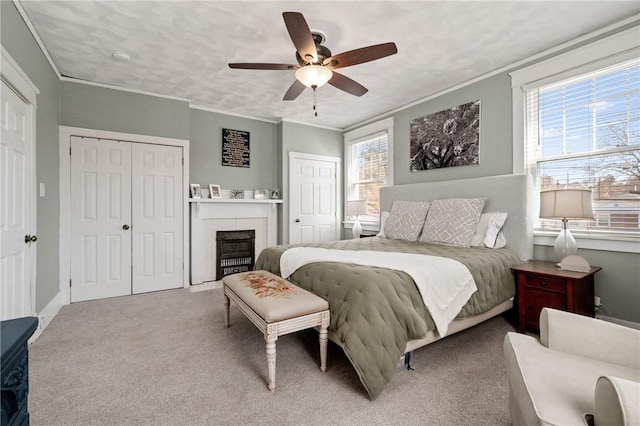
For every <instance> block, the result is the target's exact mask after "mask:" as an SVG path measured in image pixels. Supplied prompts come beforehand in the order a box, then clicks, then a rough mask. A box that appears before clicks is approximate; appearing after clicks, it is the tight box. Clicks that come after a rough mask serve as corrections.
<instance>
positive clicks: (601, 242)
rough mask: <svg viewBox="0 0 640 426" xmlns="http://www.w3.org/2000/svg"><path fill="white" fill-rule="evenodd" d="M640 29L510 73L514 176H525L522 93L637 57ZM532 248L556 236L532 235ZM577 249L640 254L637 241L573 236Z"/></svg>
mask: <svg viewBox="0 0 640 426" xmlns="http://www.w3.org/2000/svg"><path fill="white" fill-rule="evenodd" d="M639 40H640V26H634V27H633V28H630V29H628V30H625V31H621V32H619V33H617V34H614V35H612V36H609V37H606V38H603V39H601V40H598V41H595V42H593V43H590V44H587V45H585V46H582V47H579V48H577V49H574V50H572V51H570V52H567V53H563V54H561V55H558V56H556V57H553V58H551V59H548V60H546V61H542V62H539V63H537V64H534V65H531V66H528V67H526V68H522V69H520V70H517V71H514V72H512V73H509V75H510V76H511V90H512V92H511V93H512V108H513V110H512V111H513V116H512V117H513V118H512V120H513V173H526V170H525V164H524V152H525V135H526V119H525V93H526V91H527V90H530V89H533V88H536V87H540V86H544V85H547V84H551V83H553V82H557V81H562V80H565V79H568V78H571V77H576V76H579V75H583V74H586V73H588V72H593V71H596V70H599V69H602V68H605V67H608V66H612V65H615V64H618V63H622V62H626V61H630V60H633V59H636V58H638V56H640V43H639ZM534 234H535V235H534V244H536V245H543V246H553V243H554V240H555V237H556V236H557V233H553V232H548V231H535V232H534ZM573 235H574V237H575V238H576V242H577V243H578V248H583V249H590V250H606V251H620V252H629V253H640V241H639V240H638V239H637V238H633V237H628V236H616V235H597V236H596V235H580V233H579V231H576V232H573Z"/></svg>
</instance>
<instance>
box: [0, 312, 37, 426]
mask: <svg viewBox="0 0 640 426" xmlns="http://www.w3.org/2000/svg"><path fill="white" fill-rule="evenodd" d="M0 324H1V329H0V335H1V339H0V347H1V348H2V355H1V357H0V365H1V368H0V370H1V372H2V381H1V383H2V408H1V419H0V424H2V425H3V426H4V425H7V426H13V425H28V424H29V409H28V406H27V395H28V394H29V353H28V347H27V340H29V338H30V337H31V335H33V332H34V331H35V330H36V328H37V327H38V318H35V317H25V318H18V319H13V320H7V321H2V322H0Z"/></svg>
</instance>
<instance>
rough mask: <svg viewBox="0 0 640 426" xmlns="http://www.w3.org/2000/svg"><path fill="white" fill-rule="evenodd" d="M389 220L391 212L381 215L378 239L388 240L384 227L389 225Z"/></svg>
mask: <svg viewBox="0 0 640 426" xmlns="http://www.w3.org/2000/svg"><path fill="white" fill-rule="evenodd" d="M387 219H389V212H382V213H380V232H378V235H376V237H380V238H387V237H385V236H384V225H385V224H386V223H387Z"/></svg>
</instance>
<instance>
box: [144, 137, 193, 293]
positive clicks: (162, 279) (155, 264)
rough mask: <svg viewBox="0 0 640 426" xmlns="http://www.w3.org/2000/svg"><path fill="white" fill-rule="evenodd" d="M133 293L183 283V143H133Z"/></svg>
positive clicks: (180, 285)
mask: <svg viewBox="0 0 640 426" xmlns="http://www.w3.org/2000/svg"><path fill="white" fill-rule="evenodd" d="M132 188H133V190H132V195H133V204H132V214H133V218H132V220H133V227H132V231H133V293H144V292H148V291H155V290H166V289H170V288H178V287H182V286H183V269H182V268H183V255H182V250H183V241H182V203H181V200H182V148H180V147H175V146H161V145H151V144H141V143H136V144H132Z"/></svg>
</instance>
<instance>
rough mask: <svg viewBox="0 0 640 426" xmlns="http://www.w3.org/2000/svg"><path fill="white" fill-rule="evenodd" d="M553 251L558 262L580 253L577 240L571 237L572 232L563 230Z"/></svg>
mask: <svg viewBox="0 0 640 426" xmlns="http://www.w3.org/2000/svg"><path fill="white" fill-rule="evenodd" d="M553 250H554V252H555V254H556V258H557V259H558V260H562V259H564V258H565V257H567V256H571V255H573V254H576V253H578V245H577V244H576V240H575V238H573V235H571V231H569V230H568V229H563V230H561V231H560V233H559V234H558V238H556V241H555V243H554V244H553Z"/></svg>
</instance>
